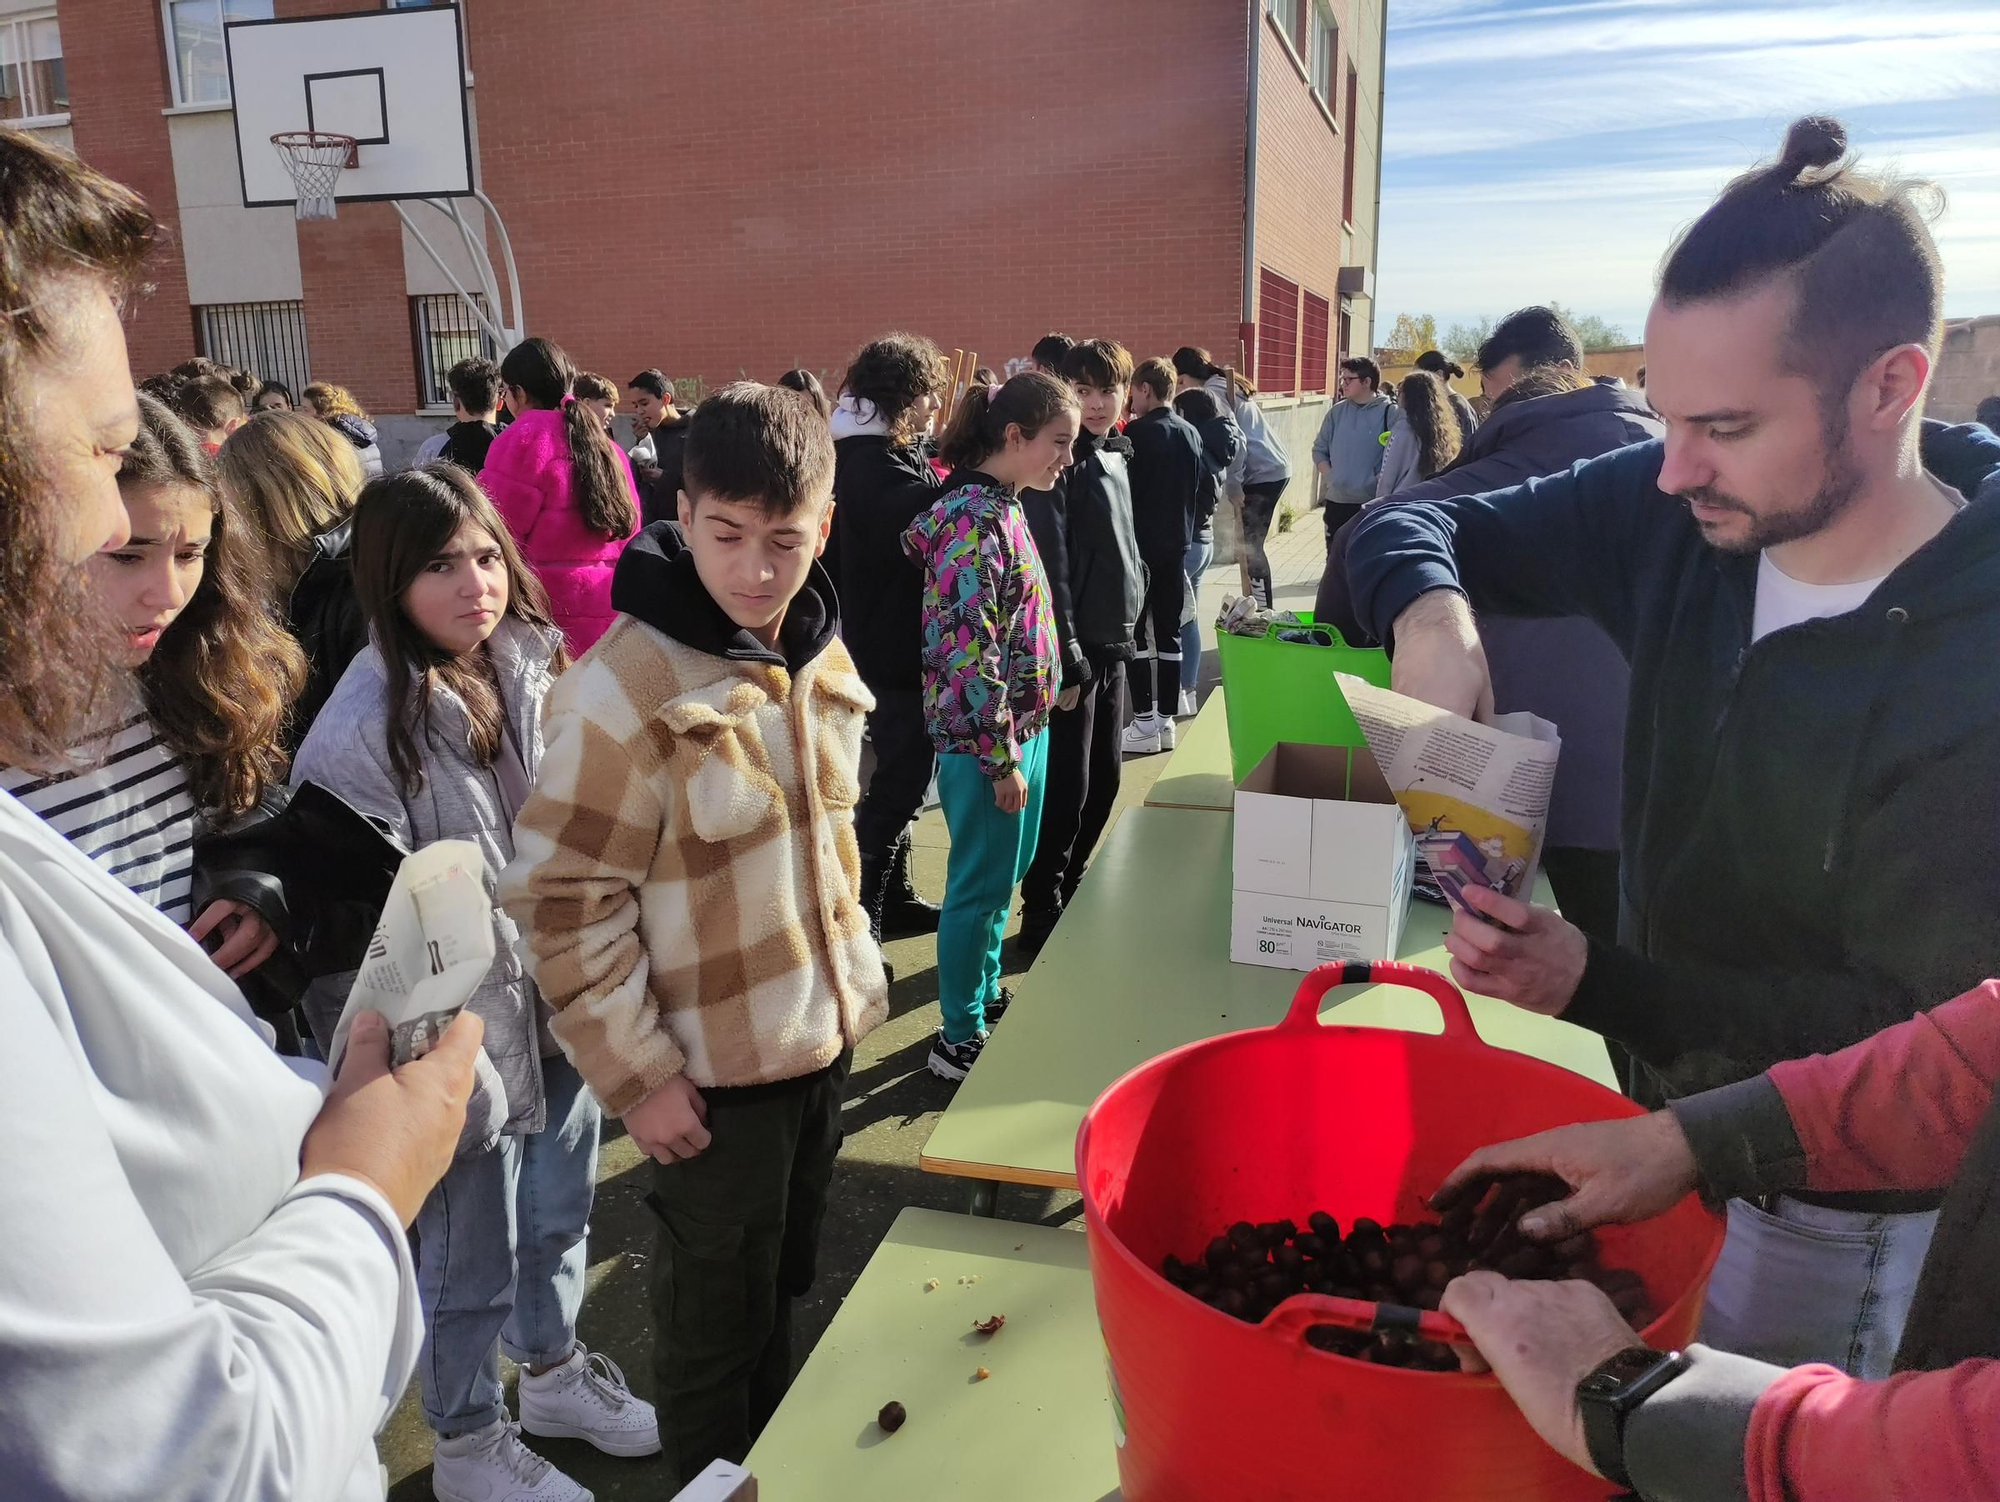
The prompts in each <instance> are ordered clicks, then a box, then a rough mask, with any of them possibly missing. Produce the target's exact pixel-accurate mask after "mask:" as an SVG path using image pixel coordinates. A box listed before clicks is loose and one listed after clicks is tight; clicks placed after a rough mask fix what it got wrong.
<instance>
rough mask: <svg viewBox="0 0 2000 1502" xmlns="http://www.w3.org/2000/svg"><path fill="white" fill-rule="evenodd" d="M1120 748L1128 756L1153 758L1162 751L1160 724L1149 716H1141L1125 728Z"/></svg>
mask: <svg viewBox="0 0 2000 1502" xmlns="http://www.w3.org/2000/svg"><path fill="white" fill-rule="evenodd" d="M1118 744H1119V746H1120V748H1121V749H1123V751H1124V752H1125V754H1126V755H1127V756H1151V755H1153V754H1154V753H1156V752H1157V751H1158V750H1159V749H1160V722H1159V721H1158V720H1156V719H1154V718H1153V717H1152V716H1151V715H1149V714H1143V715H1140V716H1139V717H1138V718H1137V719H1136V720H1134V721H1133V722H1132V723H1131V724H1129V725H1127V726H1126V727H1125V736H1124V739H1123V740H1121V741H1119V743H1118Z"/></svg>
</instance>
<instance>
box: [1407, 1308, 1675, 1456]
mask: <svg viewBox="0 0 2000 1502" xmlns="http://www.w3.org/2000/svg"><path fill="white" fill-rule="evenodd" d="M1439 1308H1440V1310H1441V1312H1443V1313H1445V1314H1448V1315H1450V1316H1451V1317H1452V1318H1453V1319H1455V1320H1457V1321H1458V1322H1459V1323H1460V1324H1461V1325H1463V1326H1465V1332H1466V1334H1468V1335H1470V1336H1471V1337H1472V1343H1473V1344H1474V1345H1476V1346H1477V1347H1478V1348H1479V1354H1480V1356H1481V1357H1483V1358H1484V1359H1485V1361H1486V1363H1487V1365H1488V1366H1490V1367H1491V1368H1492V1369H1493V1375H1494V1376H1496V1377H1498V1378H1499V1379H1500V1385H1501V1386H1502V1387H1504V1388H1506V1389H1507V1396H1508V1397H1510V1398H1512V1399H1513V1400H1514V1403H1515V1406H1516V1407H1518V1408H1519V1409H1520V1410H1521V1416H1522V1417H1523V1418H1525V1419H1526V1420H1527V1421H1528V1422H1529V1424H1531V1425H1532V1426H1533V1427H1534V1430H1535V1433H1537V1434H1539V1435H1541V1437H1542V1438H1543V1439H1545V1440H1547V1441H1548V1443H1549V1446H1550V1447H1551V1448H1552V1449H1554V1450H1555V1451H1556V1453H1557V1454H1559V1455H1561V1456H1562V1457H1563V1458H1564V1459H1566V1460H1569V1461H1572V1462H1574V1463H1575V1464H1577V1465H1580V1466H1582V1467H1583V1468H1584V1469H1585V1470H1586V1471H1589V1472H1590V1473H1591V1474H1592V1475H1597V1474H1598V1471H1597V1467H1595V1466H1593V1465H1592V1464H1591V1463H1590V1446H1589V1445H1588V1444H1586V1443H1585V1441H1584V1437H1583V1416H1582V1415H1581V1414H1580V1413H1579V1412H1578V1411H1577V1406H1576V1385H1577V1383H1579V1382H1581V1381H1582V1380H1583V1379H1584V1378H1585V1377H1588V1376H1589V1375H1590V1374H1591V1372H1592V1371H1593V1370H1595V1369H1596V1368H1597V1367H1598V1366H1599V1365H1601V1364H1602V1363H1604V1362H1606V1361H1608V1360H1610V1359H1611V1358H1612V1357H1613V1356H1616V1355H1617V1354H1618V1353H1619V1352H1620V1351H1622V1350H1625V1349H1626V1348H1627V1347H1630V1346H1637V1345H1644V1344H1645V1342H1644V1341H1642V1340H1641V1339H1640V1338H1639V1336H1638V1334H1637V1332H1635V1331H1634V1330H1633V1328H1632V1327H1631V1326H1630V1325H1628V1324H1626V1323H1625V1321H1624V1320H1623V1319H1621V1318H1620V1317H1619V1314H1618V1311H1617V1310H1616V1309H1614V1308H1612V1307H1611V1300H1610V1299H1608V1298H1606V1297H1605V1296H1604V1294H1603V1293H1602V1292H1601V1291H1599V1289H1598V1288H1597V1286H1596V1285H1595V1284H1591V1283H1579V1282H1567V1283H1540V1282H1536V1283H1515V1282H1511V1281H1509V1280H1508V1279H1506V1278H1503V1277H1501V1276H1500V1275H1499V1274H1498V1273H1488V1272H1478V1273H1467V1274H1466V1275H1465V1276H1464V1277H1462V1278H1456V1279H1453V1281H1452V1284H1451V1286H1450V1287H1449V1288H1447V1289H1445V1291H1444V1300H1443V1302H1442V1304H1441V1305H1440V1306H1439ZM1459 1359H1460V1360H1461V1361H1462V1362H1463V1361H1465V1359H1466V1358H1465V1357H1464V1356H1463V1355H1461V1356H1460V1358H1459Z"/></svg>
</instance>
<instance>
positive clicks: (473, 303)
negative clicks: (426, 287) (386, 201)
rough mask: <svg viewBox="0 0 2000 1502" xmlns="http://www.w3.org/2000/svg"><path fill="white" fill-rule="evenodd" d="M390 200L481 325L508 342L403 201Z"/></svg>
mask: <svg viewBox="0 0 2000 1502" xmlns="http://www.w3.org/2000/svg"><path fill="white" fill-rule="evenodd" d="M390 202H391V204H392V205H393V206H394V208H395V210H396V217H397V218H398V219H401V220H402V221H403V227H404V228H405V229H407V230H409V232H410V233H411V234H413V235H415V236H416V237H417V244H419V245H421V246H422V247H423V248H424V254H425V255H427V256H429V257H430V258H431V262H432V264H433V265H435V266H436V267H437V269H438V270H439V271H440V272H442V273H443V274H444V279H445V280H446V281H448V282H450V283H451V286H452V290H453V291H454V292H456V293H457V294H458V295H459V298H460V299H461V300H462V301H463V302H464V303H465V305H466V307H468V308H470V309H471V310H472V316H473V317H474V318H476V319H478V320H479V323H480V326H481V327H482V328H484V329H485V330H486V332H487V333H489V334H491V335H492V336H493V337H494V339H495V340H496V341H498V342H499V343H501V344H505V343H506V342H507V332H506V330H505V329H503V328H501V327H500V325H499V324H497V323H495V322H494V321H493V320H492V319H490V318H488V317H487V316H486V314H485V312H484V311H483V310H482V309H481V308H480V306H479V303H478V300H477V299H476V298H474V297H473V295H472V294H471V293H470V292H468V291H466V290H465V283H463V282H461V281H460V280H459V279H458V277H457V276H456V275H454V274H453V272H452V269H451V268H450V267H449V266H447V265H445V263H444V257H443V256H441V255H439V254H438V253H437V250H436V249H435V248H434V247H433V246H432V245H431V242H430V241H428V240H426V239H425V238H424V232H423V231H422V230H420V229H418V228H417V222H416V221H415V220H414V219H412V218H411V217H410V211H409V210H408V209H406V208H404V207H403V205H402V201H401V200H400V199H392V200H390Z"/></svg>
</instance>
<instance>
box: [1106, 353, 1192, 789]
mask: <svg viewBox="0 0 2000 1502" xmlns="http://www.w3.org/2000/svg"><path fill="white" fill-rule="evenodd" d="M1173 395H1174V367H1173V366H1172V365H1171V364H1169V363H1168V362H1167V361H1165V360H1148V361H1146V363H1145V364H1143V365H1141V366H1140V367H1139V368H1138V369H1137V370H1135V371H1134V372H1133V373H1132V420H1131V421H1130V422H1128V423H1126V424H1125V438H1126V441H1127V442H1129V443H1130V444H1131V445H1132V462H1131V471H1132V521H1133V526H1134V530H1135V531H1136V533H1137V535H1138V539H1139V557H1140V559H1141V561H1142V562H1144V564H1145V565H1146V579H1147V582H1146V615H1145V620H1144V622H1143V623H1142V625H1143V636H1142V638H1141V640H1140V644H1139V654H1138V656H1137V657H1135V658H1134V659H1133V662H1132V723H1131V724H1130V725H1128V726H1126V727H1125V733H1124V739H1123V742H1122V748H1123V749H1124V751H1125V752H1126V753H1127V754H1129V755H1134V756H1146V755H1151V754H1152V753H1154V752H1157V751H1171V750H1173V749H1174V740H1175V738H1174V716H1176V715H1177V714H1179V713H1180V707H1181V684H1182V682H1183V678H1182V660H1181V627H1182V625H1183V623H1184V622H1185V620H1186V619H1188V618H1189V615H1190V608H1189V600H1188V593H1189V587H1188V577H1187V556H1188V548H1189V547H1190V545H1191V544H1192V542H1193V539H1194V533H1195V526H1196V518H1195V512H1196V508H1197V506H1198V504H1199V501H1200V496H1201V488H1202V482H1203V480H1204V479H1205V478H1206V477H1207V473H1208V465H1207V462H1206V460H1205V459H1204V458H1203V455H1202V445H1201V434H1199V433H1198V432H1196V431H1195V430H1194V428H1193V427H1191V426H1190V425H1189V424H1188V423H1186V422H1184V421H1183V420H1182V419H1181V418H1180V417H1179V416H1177V415H1176V414H1175V412H1174V408H1173ZM1195 666H1196V667H1197V668H1199V666H1200V655H1199V653H1197V654H1196V658H1195Z"/></svg>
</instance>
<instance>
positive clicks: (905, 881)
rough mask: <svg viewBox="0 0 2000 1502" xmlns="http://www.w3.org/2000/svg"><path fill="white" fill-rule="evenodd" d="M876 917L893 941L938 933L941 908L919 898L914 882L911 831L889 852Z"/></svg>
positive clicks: (885, 934)
mask: <svg viewBox="0 0 2000 1502" xmlns="http://www.w3.org/2000/svg"><path fill="white" fill-rule="evenodd" d="M875 913H876V917H877V918H878V919H879V921H880V925H881V927H880V932H881V933H882V934H883V935H884V936H886V937H888V938H891V939H907V938H909V937H911V936H912V935H914V934H934V933H936V932H937V926H938V905H937V904H936V903H935V902H926V901H924V899H923V898H921V897H919V896H918V895H917V889H916V887H915V886H914V885H913V884H912V883H911V881H910V832H909V830H907V829H905V830H904V831H903V834H902V837H901V838H900V839H898V840H897V841H896V843H895V844H894V845H893V846H891V847H890V849H889V864H888V868H887V869H886V870H885V871H884V872H883V873H882V889H881V896H880V899H879V901H878V903H877V905H876V909H875Z"/></svg>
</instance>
